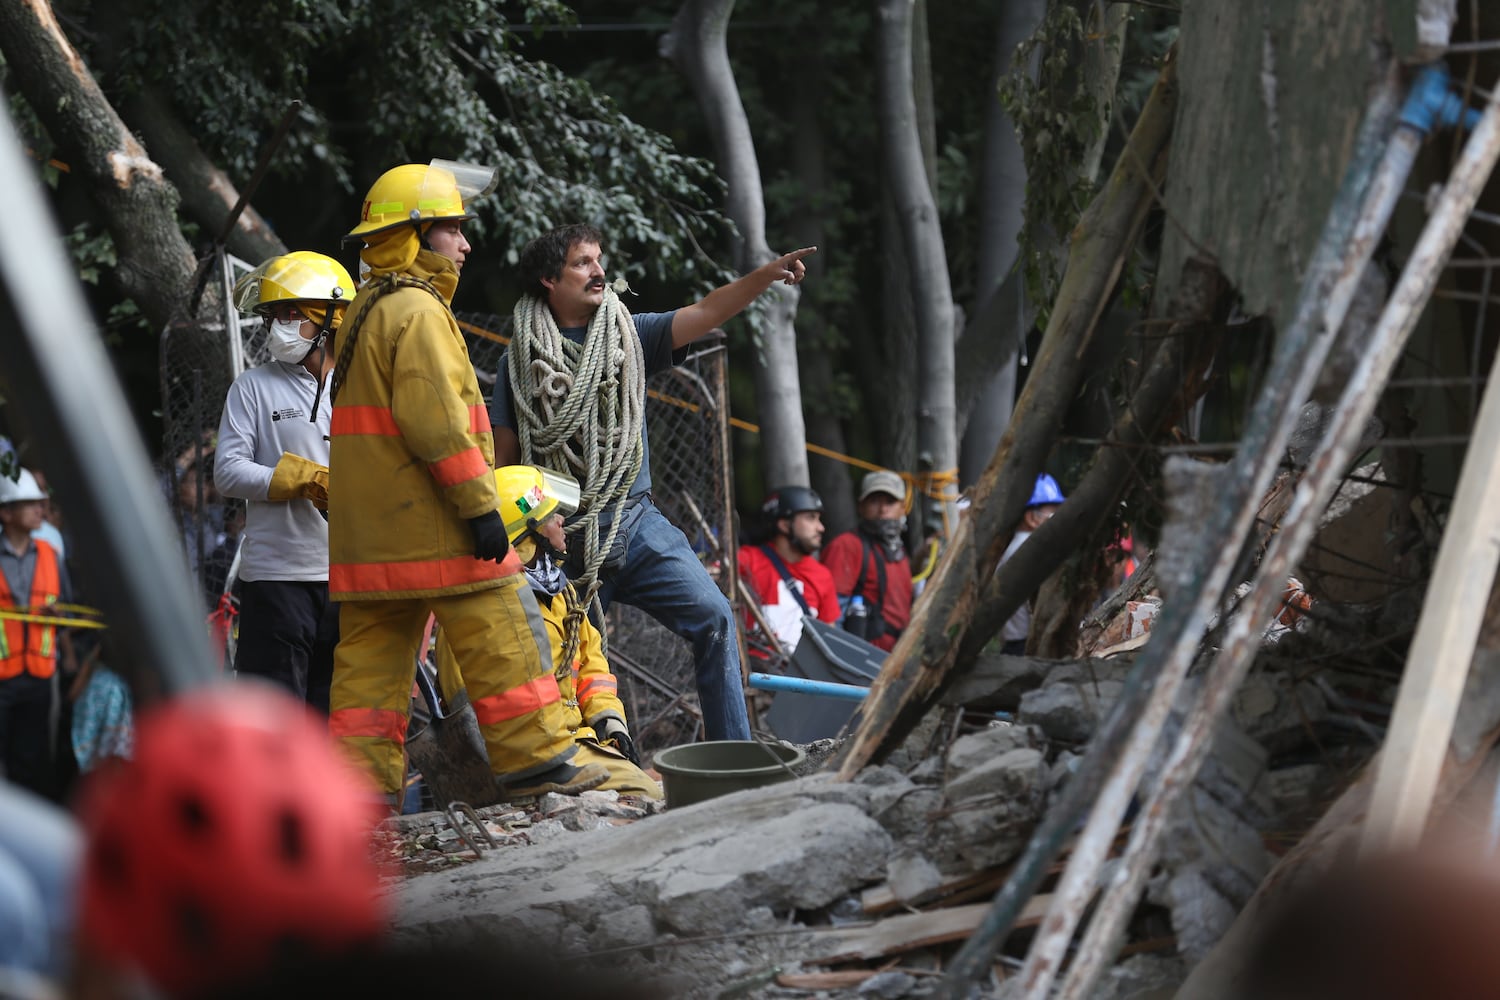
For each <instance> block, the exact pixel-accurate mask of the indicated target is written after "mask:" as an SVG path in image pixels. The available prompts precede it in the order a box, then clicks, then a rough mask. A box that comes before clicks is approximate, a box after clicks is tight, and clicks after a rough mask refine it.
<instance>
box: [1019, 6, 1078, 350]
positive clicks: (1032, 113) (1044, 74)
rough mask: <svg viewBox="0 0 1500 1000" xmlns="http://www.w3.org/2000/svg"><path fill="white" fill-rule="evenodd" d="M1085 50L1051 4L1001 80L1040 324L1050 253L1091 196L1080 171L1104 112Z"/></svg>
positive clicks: (1072, 24)
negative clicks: (1020, 160)
mask: <svg viewBox="0 0 1500 1000" xmlns="http://www.w3.org/2000/svg"><path fill="white" fill-rule="evenodd" d="M1087 44H1088V39H1087V37H1086V35H1085V31H1084V23H1083V19H1082V18H1081V17H1080V16H1079V12H1078V8H1077V7H1076V6H1075V5H1074V3H1073V2H1072V0H1050V2H1049V3H1048V5H1047V15H1046V17H1045V18H1043V20H1042V23H1041V25H1040V26H1039V27H1038V28H1037V30H1036V32H1035V34H1033V35H1032V36H1031V37H1030V38H1028V39H1027V40H1026V41H1024V42H1022V43H1021V44H1020V45H1019V46H1018V47H1017V48H1016V54H1015V58H1014V60H1013V61H1012V64H1011V65H1012V67H1013V68H1012V70H1011V72H1010V74H1009V75H1008V76H1006V77H1005V78H1004V79H1002V80H1001V81H1000V89H999V94H1000V101H1001V103H1002V104H1004V106H1005V111H1006V113H1007V114H1008V115H1009V116H1010V120H1011V121H1012V122H1013V123H1014V124H1015V127H1016V134H1017V135H1018V136H1019V137H1020V140H1021V149H1022V154H1023V156H1024V158H1025V162H1026V178H1027V180H1026V207H1025V212H1024V218H1025V222H1024V223H1023V225H1022V227H1021V235H1020V243H1021V253H1020V257H1019V261H1020V264H1021V266H1022V268H1023V269H1024V274H1025V276H1026V289H1027V293H1028V294H1029V295H1030V297H1031V300H1032V301H1033V302H1036V303H1039V304H1041V310H1042V314H1040V315H1039V317H1038V323H1039V324H1041V325H1045V323H1046V316H1045V312H1046V310H1047V304H1049V303H1051V301H1052V299H1053V296H1054V295H1055V293H1056V291H1057V284H1058V282H1059V281H1060V280H1061V277H1062V275H1061V273H1060V269H1059V265H1058V260H1057V257H1056V255H1055V254H1053V253H1052V252H1051V250H1050V248H1051V247H1053V246H1055V245H1056V244H1057V242H1058V241H1060V240H1062V239H1064V238H1065V237H1066V234H1067V233H1068V232H1069V231H1071V230H1072V228H1073V226H1074V225H1075V224H1076V223H1077V221H1078V217H1079V215H1080V214H1081V213H1082V211H1083V206H1084V205H1085V204H1087V202H1088V198H1089V196H1090V195H1091V194H1092V192H1093V184H1092V183H1091V182H1090V181H1089V180H1088V179H1087V178H1086V177H1083V176H1081V175H1080V171H1079V164H1080V163H1082V162H1083V160H1084V157H1085V155H1086V153H1087V151H1088V149H1089V148H1090V147H1091V146H1092V145H1093V144H1094V142H1095V141H1096V140H1097V139H1098V138H1099V134H1100V128H1101V127H1102V125H1101V111H1102V109H1101V108H1100V106H1099V104H1098V102H1097V100H1096V98H1095V96H1094V94H1093V93H1092V92H1091V91H1090V89H1089V87H1088V84H1087V80H1086V78H1085V74H1083V73H1082V72H1080V63H1081V61H1082V59H1081V52H1082V48H1083V47H1084V46H1085V45H1087Z"/></svg>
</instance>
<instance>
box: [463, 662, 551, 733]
mask: <svg viewBox="0 0 1500 1000" xmlns="http://www.w3.org/2000/svg"><path fill="white" fill-rule="evenodd" d="M554 701H562V692H561V691H559V690H558V689H557V678H556V677H553V676H552V675H551V674H544V675H543V676H541V677H538V678H537V679H536V680H533V681H527V682H526V683H525V684H522V685H521V686H520V687H513V688H511V689H510V690H509V691H502V692H500V693H499V694H492V695H490V696H489V697H487V698H480V699H478V700H476V701H475V702H474V703H473V704H474V715H475V717H476V718H478V719H479V724H480V725H481V726H493V725H494V724H495V723H497V722H506V721H508V720H510V719H519V718H520V717H521V716H523V715H530V714H531V713H532V712H535V711H537V710H538V709H540V708H542V707H543V706H545V705H550V704H552V703H553V702H554Z"/></svg>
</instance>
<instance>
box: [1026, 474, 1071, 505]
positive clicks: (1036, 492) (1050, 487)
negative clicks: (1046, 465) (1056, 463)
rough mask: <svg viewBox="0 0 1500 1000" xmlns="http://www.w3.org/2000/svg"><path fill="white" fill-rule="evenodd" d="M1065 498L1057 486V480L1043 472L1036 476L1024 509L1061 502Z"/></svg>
mask: <svg viewBox="0 0 1500 1000" xmlns="http://www.w3.org/2000/svg"><path fill="white" fill-rule="evenodd" d="M1065 499H1067V498H1066V497H1064V496H1063V493H1062V490H1060V489H1058V488H1057V480H1056V479H1053V478H1052V477H1051V476H1049V475H1047V474H1046V473H1045V472H1044V473H1042V474H1041V475H1040V476H1037V477H1036V486H1035V487H1033V488H1032V491H1031V499H1030V500H1028V501H1026V509H1027V510H1030V509H1031V508H1033V507H1042V506H1045V505H1046V504H1052V503H1062V502H1063V501H1064V500H1065Z"/></svg>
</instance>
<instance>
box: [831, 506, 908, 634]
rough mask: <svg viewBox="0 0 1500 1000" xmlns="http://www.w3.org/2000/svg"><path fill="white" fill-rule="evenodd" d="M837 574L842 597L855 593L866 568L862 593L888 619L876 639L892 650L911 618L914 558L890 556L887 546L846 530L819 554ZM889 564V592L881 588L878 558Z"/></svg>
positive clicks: (838, 588) (835, 577) (886, 580)
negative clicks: (862, 569)
mask: <svg viewBox="0 0 1500 1000" xmlns="http://www.w3.org/2000/svg"><path fill="white" fill-rule="evenodd" d="M818 558H820V559H822V560H823V565H825V566H827V567H828V570H829V572H830V573H832V574H833V587H834V590H836V591H837V592H838V595H839V598H840V599H843V598H846V597H852V596H854V585H855V584H856V583H857V582H858V581H859V576H860V568H861V566H863V568H864V583H862V584H861V585H860V591H859V592H860V596H861V597H863V598H864V599H865V604H867V605H868V606H869V607H871V608H875V607H877V606H878V607H879V608H880V615H881V619H882V620H883V621H884V622H885V633H884V634H883V635H882V636H881V637H880V638H878V639H876V640H875V642H874V645H875V647H876V648H878V649H885V650H889V649H890V648H891V647H893V646H895V645H896V640H897V639H898V638H900V636H901V632H902V630H904V629H905V628H906V626H907V625H908V624H909V623H910V622H911V591H912V587H911V561H910V560H909V559H907V557H906V555H905V554H904V553H903V554H902V556H901V558H900V559H897V560H895V561H891V560H888V559H886V557H885V550H884V549H883V548H882V547H881V546H880V545H879V544H877V543H876V542H873V541H870V540H869V539H867V538H865V537H864V536H863V535H861V534H859V533H858V532H856V531H846V532H844V533H843V534H842V535H839V536H838V537H836V538H835V539H834V540H833V541H831V542H829V543H828V544H827V545H824V546H823V552H822V554H821V555H820V556H819V557H818ZM877 559H879V560H881V562H882V563H883V564H884V566H885V593H883V594H882V593H881V592H880V573H879V572H878V571H877V569H876V565H875V560H877Z"/></svg>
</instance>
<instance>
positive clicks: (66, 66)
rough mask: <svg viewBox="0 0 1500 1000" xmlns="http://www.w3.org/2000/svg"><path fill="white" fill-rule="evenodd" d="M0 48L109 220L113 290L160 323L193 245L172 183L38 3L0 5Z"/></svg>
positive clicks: (41, 0) (171, 307)
mask: <svg viewBox="0 0 1500 1000" xmlns="http://www.w3.org/2000/svg"><path fill="white" fill-rule="evenodd" d="M0 53H3V55H4V57H5V63H6V65H7V67H8V68H9V69H10V72H11V76H12V78H13V79H14V80H15V83H16V89H17V90H18V91H19V92H20V94H21V96H22V97H24V98H25V99H26V103H27V104H29V105H30V106H31V109H32V111H33V112H34V113H35V114H36V116H37V118H38V120H40V121H41V123H42V124H43V125H44V126H45V127H46V129H47V132H48V134H50V135H51V137H52V139H53V141H54V142H56V143H57V145H58V148H59V149H60V150H62V151H63V152H64V155H65V156H66V157H67V158H68V159H69V161H70V163H71V166H72V172H73V176H75V177H77V178H80V179H81V180H82V182H83V183H85V184H86V185H87V186H88V189H89V194H90V195H91V196H92V197H93V199H94V201H95V202H96V203H97V204H98V205H99V208H100V210H101V211H102V212H103V214H104V216H105V218H106V219H107V220H108V223H107V224H108V226H109V232H110V235H111V236H112V237H113V238H114V241H115V251H116V254H117V256H118V260H119V264H118V266H117V267H116V268H115V276H116V279H117V280H118V281H119V284H120V290H121V291H122V292H124V294H125V295H127V296H129V297H130V298H131V299H132V300H133V301H134V302H135V303H136V304H137V305H138V306H140V309H141V312H142V313H144V314H145V316H146V318H147V319H148V320H149V321H150V322H151V325H152V326H153V327H155V328H156V329H161V328H162V327H164V326H166V325H167V323H168V322H169V321H170V320H171V319H172V318H173V317H174V315H175V314H176V312H177V309H178V306H179V305H180V304H181V303H182V302H183V301H184V300H185V299H186V298H187V294H188V292H189V290H190V289H191V287H192V280H193V267H194V262H193V252H192V248H191V247H189V246H188V242H187V240H186V239H184V238H183V235H182V231H181V230H180V229H178V227H177V214H176V213H177V201H178V197H177V191H176V189H175V188H174V187H173V186H172V185H171V184H170V183H168V181H167V179H166V178H165V177H164V176H162V171H161V167H159V166H158V165H157V164H156V163H154V162H153V161H152V160H151V158H150V157H149V156H148V155H147V154H146V150H145V149H144V148H142V146H141V144H140V143H139V142H138V141H136V138H135V136H134V135H132V134H131V132H130V130H129V129H128V128H126V127H125V123H124V122H123V121H121V120H120V116H119V115H117V114H116V113H115V110H114V108H113V107H111V105H110V103H109V101H108V100H107V99H106V98H105V96H104V94H103V92H102V91H100V89H99V85H98V83H96V82H95V80H94V77H93V74H92V73H90V72H89V68H88V67H87V66H86V65H84V62H83V59H82V58H81V57H80V56H79V54H78V52H77V50H76V49H74V48H73V46H72V45H71V44H70V43H69V42H68V39H67V37H66V36H65V35H64V34H63V31H62V28H61V26H59V25H58V23H57V19H56V17H55V16H54V15H53V12H52V7H51V4H50V3H48V2H47V0H27V2H24V3H7V4H0Z"/></svg>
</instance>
